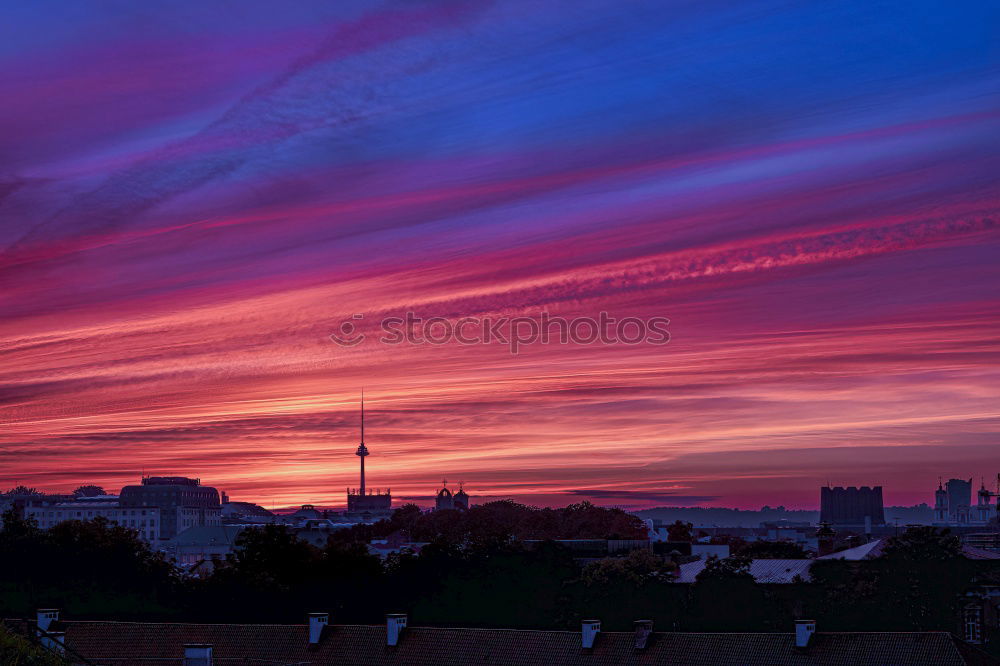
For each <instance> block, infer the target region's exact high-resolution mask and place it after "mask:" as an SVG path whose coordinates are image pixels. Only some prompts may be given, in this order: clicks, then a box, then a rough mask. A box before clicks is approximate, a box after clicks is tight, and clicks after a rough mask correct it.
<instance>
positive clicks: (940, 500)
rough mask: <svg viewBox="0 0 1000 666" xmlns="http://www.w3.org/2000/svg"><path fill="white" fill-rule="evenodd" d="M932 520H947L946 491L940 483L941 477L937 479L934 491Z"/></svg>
mask: <svg viewBox="0 0 1000 666" xmlns="http://www.w3.org/2000/svg"><path fill="white" fill-rule="evenodd" d="M934 522H935V523H941V524H944V523H947V522H948V492H947V491H946V490H945V489H944V486H942V485H941V479H938V489H937V490H935V491H934Z"/></svg>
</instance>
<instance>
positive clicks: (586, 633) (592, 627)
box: [582, 620, 601, 650]
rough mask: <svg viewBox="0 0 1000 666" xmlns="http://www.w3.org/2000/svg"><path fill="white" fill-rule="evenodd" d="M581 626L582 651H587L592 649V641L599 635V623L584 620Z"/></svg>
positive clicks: (598, 621) (597, 621)
mask: <svg viewBox="0 0 1000 666" xmlns="http://www.w3.org/2000/svg"><path fill="white" fill-rule="evenodd" d="M582 624H583V627H582V633H583V649H584V650H589V649H590V648H592V647H594V640H596V639H597V634H599V633H601V621H600V620H584V621H583V623H582Z"/></svg>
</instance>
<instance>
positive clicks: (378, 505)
mask: <svg viewBox="0 0 1000 666" xmlns="http://www.w3.org/2000/svg"><path fill="white" fill-rule="evenodd" d="M354 455H356V456H358V457H359V458H361V485H360V486H359V487H358V488H357V489H352V488H348V489H347V512H348V513H356V514H365V513H367V514H371V515H373V516H375V515H379V514H388V513H390V512H391V511H392V494H391V492H390V490H389V489H386V491H385V492H384V493H383V492H381V491H380V490H378V489H376V490H375V492H372V491H371V490H370V489H368V488H367V487H366V485H365V458H366V457H368V455H369V453H368V447H367V446H365V395H364V393H363V392H362V394H361V443H360V444H359V445H358V449H357V451H355V452H354Z"/></svg>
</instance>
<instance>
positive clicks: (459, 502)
mask: <svg viewBox="0 0 1000 666" xmlns="http://www.w3.org/2000/svg"><path fill="white" fill-rule="evenodd" d="M455 508H456V509H461V510H462V511H466V510H468V508H469V496H468V495H467V494H466V492H465V485H464V484H463V483H462V482H459V484H458V492H457V493H455Z"/></svg>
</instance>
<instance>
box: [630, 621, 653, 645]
mask: <svg viewBox="0 0 1000 666" xmlns="http://www.w3.org/2000/svg"><path fill="white" fill-rule="evenodd" d="M633 624H634V626H635V649H636V650H645V649H646V645H647V644H648V643H649V638H650V636H652V635H653V621H652V620H636V621H635V622H634V623H633Z"/></svg>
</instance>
